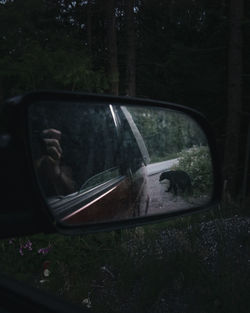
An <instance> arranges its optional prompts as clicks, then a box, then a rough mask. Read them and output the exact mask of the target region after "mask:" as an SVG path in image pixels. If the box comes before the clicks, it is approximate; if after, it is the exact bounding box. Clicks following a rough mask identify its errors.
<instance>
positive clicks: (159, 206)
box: [148, 173, 207, 215]
mask: <svg viewBox="0 0 250 313" xmlns="http://www.w3.org/2000/svg"><path fill="white" fill-rule="evenodd" d="M160 174H161V173H158V174H154V175H151V176H148V188H149V196H150V202H149V209H148V214H150V215H151V214H160V213H166V212H168V211H170V210H171V211H172V210H173V209H176V210H180V209H184V208H188V207H193V206H196V205H201V204H205V203H206V202H207V198H199V199H197V198H194V197H187V196H185V197H184V196H181V195H177V196H175V195H174V194H173V193H172V192H166V190H167V188H168V183H163V182H161V183H160V182H159V177H160Z"/></svg>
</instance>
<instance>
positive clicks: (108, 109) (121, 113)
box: [0, 91, 222, 237]
mask: <svg viewBox="0 0 250 313" xmlns="http://www.w3.org/2000/svg"><path fill="white" fill-rule="evenodd" d="M39 110H40V111H39ZM46 110H47V111H46ZM76 110H78V111H76ZM79 110H80V111H79ZM52 111H53V112H52ZM69 111H70V112H72V116H73V115H74V119H76V118H79V119H80V116H82V117H84V118H85V120H84V123H85V124H84V125H85V129H86V128H87V127H90V125H92V126H91V127H92V128H91V127H90V128H89V129H88V131H87V132H88V133H89V136H87V135H86V137H84V138H85V139H84V140H80V141H79V140H78V139H79V138H83V137H79V138H78V137H77V136H72V135H71V137H69V136H68V137H67V136H66V135H65V134H66V133H67V130H68V128H69V127H68V124H67V122H66V120H67V119H68V118H69V115H70V112H69ZM37 112H38V113H39V114H41V112H42V114H45V115H43V116H44V117H46V116H52V115H53V114H54V116H55V118H54V119H55V120H58V117H59V115H60V112H61V116H62V119H61V121H55V122H54V124H53V123H52V124H50V123H49V122H48V123H47V124H46V123H45V124H46V125H45V124H44V125H45V126H43V127H45V128H46V127H47V128H48V129H55V128H56V127H57V128H60V127H61V129H60V133H62V129H63V136H64V135H65V136H64V137H61V135H60V140H61V138H70V140H68V141H67V142H70V149H68V151H70V152H71V151H74V156H75V155H77V153H78V150H79V149H80V148H79V147H80V146H81V149H85V150H84V151H85V152H84V155H83V156H84V157H86V155H87V154H88V157H89V159H88V163H87V161H86V162H85V163H86V164H88V166H87V165H86V166H85V168H84V170H83V171H82V173H83V174H81V175H85V174H86V177H85V178H82V180H83V181H80V183H79V185H81V187H78V189H77V190H74V189H71V191H67V192H64V191H62V190H60V191H58V194H57V195H56V197H55V196H54V195H53V197H52V195H51V194H46V192H45V189H44V186H45V185H44V183H43V182H42V180H41V177H42V176H40V174H39V171H38V170H37V168H36V166H37V165H36V164H37V157H36V156H35V157H34V155H35V152H34V151H38V150H39V149H40V148H39V149H38V150H37V149H36V150H34V146H35V144H36V142H40V141H39V140H40V139H42V140H43V141H44V137H43V136H44V135H43V136H42V137H41V136H40V133H39V136H40V137H39V140H36V139H34V138H38V137H36V136H37V133H36V131H37V130H36V125H37V124H36V119H35V118H34V121H33V122H31V117H32V116H35V117H36V115H35V114H38V113H37ZM44 112H45V113H44ZM65 112H69V114H67V113H65ZM79 112H80V113H79ZM138 112H139V113H138ZM152 112H153V113H152ZM154 112H155V113H154ZM165 112H166V117H164V113H165ZM169 112H171V114H172V115H171V117H170V118H169V114H170V113H169ZM39 114H38V115H37V116H40V115H39ZM46 114H47V115H46ZM154 114H156V115H157V116H156V115H154ZM145 116H149V118H148V119H147V120H145ZM175 116H177V117H178V118H179V117H180V118H179V119H175ZM183 116H184V117H187V122H186V121H183ZM154 119H155V120H156V124H157V123H158V124H159V120H161V121H162V125H163V127H165V128H162V129H166V131H167V128H166V127H167V126H166V125H168V123H169V125H170V124H171V123H172V124H171V125H175V124H176V123H181V124H178V125H184V124H185V123H187V124H185V125H188V127H189V128H190V121H189V120H192V121H194V123H195V124H196V125H197V127H198V128H199V129H200V130H201V131H202V133H203V135H202V136H203V137H204V138H205V139H204V138H203V137H202V136H200V135H199V140H198V141H197V143H200V145H204V140H205V142H206V144H205V145H206V147H208V149H209V153H210V157H211V173H212V184H211V192H210V195H209V198H207V201H204V202H202V204H201V205H199V203H200V202H199V201H194V196H193V195H192V196H190V197H191V200H190V203H191V202H192V201H193V202H192V203H193V204H192V205H186V206H185V205H184V206H183V207H180V208H179V209H178V210H175V209H171V205H169V206H168V209H166V210H165V211H164V212H161V211H157V208H156V211H155V212H154V213H153V214H148V211H147V210H148V209H145V210H144V211H143V213H138V210H139V209H138V208H136V209H135V206H134V204H133V209H132V210H130V213H129V214H127V213H124V212H125V211H126V206H127V207H130V206H129V205H128V204H126V205H125V204H124V203H125V202H126V200H127V198H128V197H131V195H132V194H133V193H134V192H135V187H133V189H131V185H133V184H134V186H136V188H137V187H138V186H137V185H138V182H139V181H140V179H137V180H136V177H137V178H138V175H141V177H146V176H149V174H147V173H148V170H149V169H150V173H151V174H150V175H153V174H152V169H153V167H154V165H155V164H151V163H150V157H151V156H150V153H149V152H150V151H149V152H148V148H150V147H149V146H150V143H151V142H153V141H151V142H150V143H149V144H148V142H146V141H145V140H146V137H145V136H144V134H142V133H143V131H142V129H141V128H140V129H139V126H140V127H142V126H143V125H144V124H145V121H146V122H147V123H149V122H150V121H151V122H152V120H154ZM2 120H3V121H8V123H4V124H3V125H2V126H3V127H2V128H1V134H0V136H5V138H6V136H7V138H9V139H8V140H7V141H8V142H7V143H6V144H3V145H1V147H0V149H1V154H0V155H1V160H2V162H1V164H2V169H1V172H2V173H3V176H2V177H3V181H4V187H3V189H2V191H1V195H2V199H5V200H6V202H5V203H6V205H5V207H3V206H2V207H3V209H2V210H1V211H0V214H1V217H0V220H1V222H0V223H1V224H2V225H1V231H0V232H1V233H0V236H1V237H10V236H14V235H24V234H31V233H36V232H53V231H59V232H62V233H64V234H81V233H87V232H96V231H103V230H114V229H120V228H123V227H133V226H138V225H144V224H147V223H152V222H156V221H159V220H162V219H166V218H170V217H175V216H179V215H184V214H191V213H194V212H199V211H201V210H204V209H208V208H210V207H212V206H214V205H215V204H217V203H218V202H219V201H220V198H221V190H222V187H221V185H222V184H221V175H220V164H219V160H218V155H217V148H216V142H215V137H214V134H213V131H212V129H211V127H210V125H209V123H208V122H207V120H206V118H205V117H204V116H202V115H201V114H200V113H198V112H196V111H195V110H192V109H190V108H188V107H185V106H181V105H177V104H173V103H168V102H161V101H155V100H148V99H146V100H145V99H138V98H130V97H114V96H108V95H94V94H82V93H71V92H60V91H58V92H57V91H48V92H46V91H44V92H43V91H41V92H34V93H30V94H27V95H24V96H22V97H16V98H13V99H10V100H9V101H7V102H6V104H5V108H4V111H3V112H2ZM38 120H40V117H39V119H38ZM104 120H105V121H106V124H105V125H111V124H112V125H113V126H112V127H113V130H111V131H110V130H109V128H108V127H109V126H105V127H104V126H100V131H98V130H96V131H94V130H93V125H97V124H98V123H99V122H98V121H104ZM180 120H181V122H180ZM62 121H63V122H62ZM74 121H76V122H72V121H71V122H70V123H71V124H70V125H78V124H79V125H80V122H79V123H78V122H77V120H74ZM79 121H80V120H79ZM173 121H174V123H173ZM151 122H150V123H151ZM60 123H61V124H60ZM110 123H111V124H110ZM143 123H144V124H143ZM53 125H56V127H53ZM87 125H88V126H87ZM98 125H99V124H98ZM59 126H60V127H59ZM137 126H138V127H137ZM126 127H127V128H128V133H129V134H132V137H133V139H131V140H132V141H131V140H128V135H127V134H126V131H125V130H124V129H126ZM173 127H175V126H171V128H170V130H171V129H172V128H173ZM183 127H184V126H183ZM195 127H196V126H195ZM96 128H98V127H96ZM41 129H42V128H41ZM119 129H122V131H120V130H119ZM155 129H156V128H155ZM176 129H177V128H176ZM91 130H92V132H91ZM123 130H124V131H123ZM168 130H169V128H168ZM87 132H86V133H87ZM94 132H95V133H96V134H95V136H96V137H94ZM105 132H106V133H105ZM161 132H162V130H161ZM45 133H46V132H45ZM104 133H105V134H106V135H105V136H104V135H103V134H104ZM46 134H47V135H48V132H47V133H46ZM58 134H59V133H57V136H59V135H58ZM124 134H125V135H124ZM160 134H161V133H159V135H160ZM183 134H186V130H185V131H184V132H183ZM190 134H193V133H192V132H191V133H190ZM54 135H55V132H54ZM32 136H33V137H32ZM49 136H51V133H49ZM91 136H92V137H91ZM98 136H99V137H100V136H103V137H102V138H103V139H102V141H101V142H102V145H101V146H100V147H103V149H104V150H102V151H105V149H106V150H107V147H109V150H107V151H109V152H108V153H107V156H106V157H104V154H103V153H102V158H105V160H106V161H105V162H103V164H104V165H103V166H102V168H98V167H97V166H94V165H93V164H94V161H93V162H92V163H93V164H92V172H91V170H90V167H91V165H90V163H89V162H90V160H92V159H94V158H98V151H100V149H99V148H98V149H99V150H98V149H97V148H96V142H97V140H96V138H99V137H98ZM112 136H116V138H117V140H118V141H117V143H115V141H114V140H113V141H112V140H111V139H110V138H112ZM45 137H46V136H45ZM186 137H188V136H186ZM201 137H202V139H201ZM2 138H3V137H2ZM58 138H59V137H58ZM87 138H88V139H87ZM168 138H169V136H168ZM197 138H198V136H197ZM45 139H46V140H47V139H49V140H47V141H46V142H47V143H49V144H51V142H52V141H53V142H55V140H54V137H51V138H45ZM51 139H53V140H52V141H51ZM73 139H74V140H73ZM65 140H66V139H65ZM105 140H106V141H105ZM195 140H196V139H194V138H193V137H192V136H191V135H190V136H189V137H188V138H187V140H186V141H185V143H183V144H184V145H186V146H185V149H184V148H183V146H182V147H179V150H178V151H180V152H181V151H184V150H185V151H188V150H190V149H191V148H192V147H193V146H195V145H194V144H193V143H194V142H196V141H195ZM73 141H74V142H73ZM182 141H183V140H182ZM72 142H73V143H72ZM172 142H174V141H173V140H172ZM183 142H184V141H183ZM94 143H95V144H94ZM53 144H54V143H53ZM53 144H52V148H53V149H52V150H53V152H52V153H54V152H55V149H54V148H55V146H53ZM56 144H57V143H56ZM178 145H180V144H179V143H178ZM192 145H193V146H192ZM66 146H67V145H66ZM41 147H42V149H44V147H43V146H42V145H41ZM115 147H116V148H115ZM176 147H177V146H176ZM78 148H79V149H78ZM58 149H59V148H58ZM60 149H61V147H60ZM77 149H78V150H77ZM91 149H97V150H93V153H92V159H91V153H89V151H90V150H91ZM124 149H125V150H124ZM52 150H51V151H52ZM149 150H150V149H149ZM39 151H40V150H39ZM46 151H47V150H46ZM57 151H59V150H57ZM111 151H113V152H112V153H111ZM178 151H177V150H176V153H177V152H178ZM66 152H67V151H66V150H65V149H64V151H63V153H62V154H63V156H64V159H65V160H66V157H67V155H70V154H69V153H68V154H67V153H66ZM178 153H179V152H178ZM71 154H73V152H72V153H71ZM176 155H177V154H176ZM178 155H179V154H178ZM112 156H113V159H114V160H115V161H114V160H113V161H111V160H110V158H111V157H112ZM124 157H125V158H124ZM56 158H57V157H55V159H56ZM52 159H53V157H52ZM55 159H53V160H52V161H54V160H55ZM47 160H50V161H51V155H50V157H49V158H47ZM65 160H64V161H65ZM75 160H79V158H78V159H75ZM86 160H87V159H86ZM98 160H99V161H98ZM98 160H97V161H96V162H97V163H96V164H100V160H102V159H101V158H100V157H99V159H98ZM117 160H118V161H117ZM175 160H176V158H175ZM73 161H74V160H73ZM109 162H111V163H110V164H113V163H112V162H116V163H114V164H115V166H113V165H112V166H111V165H109ZM124 162H125V163H124ZM66 163H67V162H66V161H65V164H66ZM71 163H72V164H74V163H77V162H71ZM82 163H84V162H82ZM149 163H150V164H149ZM155 163H157V164H158V163H161V162H155ZM44 164H46V163H44ZM78 164H81V162H78ZM117 164H119V166H118V167H117ZM142 164H143V165H142ZM148 164H149V165H148ZM164 164H165V163H164ZM166 164H167V163H166ZM66 165H67V164H66ZM43 166H44V165H43ZM164 166H165V165H164ZM171 166H172V167H166V169H163V168H161V169H159V170H158V172H157V173H156V174H157V175H159V177H160V175H162V173H164V172H165V173H166V172H170V171H171V169H172V168H173V169H175V168H174V167H173V165H171ZM39 169H42V173H44V167H40V168H39ZM120 169H122V170H121V171H120ZM75 172H76V173H80V172H79V169H77V170H76V171H75ZM86 172H88V173H86ZM172 172H174V173H173V175H174V177H176V175H177V173H178V171H177V169H175V170H174V171H172ZM179 172H183V171H180V170H179ZM48 173H49V172H48ZM50 173H51V171H50ZM138 173H140V174H138ZM156 174H154V175H156ZM185 174H186V173H185ZM185 174H179V176H180V175H182V178H180V179H179V182H178V179H177V178H174V180H172V181H171V179H169V178H168V179H167V180H168V183H170V184H171V183H172V186H171V185H170V186H168V188H167V190H165V191H164V193H162V194H163V195H164V199H167V200H168V201H169V203H170V204H171V203H172V202H171V201H172V200H171V197H170V194H171V196H172V195H173V197H174V196H176V198H177V200H178V199H182V200H183V199H184V198H183V197H184V196H182V195H179V191H182V187H183V186H184V185H183V183H182V182H180V181H181V180H182V181H183V179H184V181H185V178H183V177H184V176H185ZM42 175H43V174H42ZM168 176H169V174H168ZM189 176H190V175H189ZM82 177H83V176H82ZM161 177H162V176H161ZM180 177H181V176H180ZM45 178H46V179H47V180H46V181H47V182H48V181H49V182H50V181H51V177H50V174H47V176H46V177H45ZM80 178H81V177H80ZM188 179H189V178H186V183H185V184H186V185H187V184H189V182H188ZM78 180H79V178H78ZM191 180H192V179H191ZM155 181H157V184H158V182H159V183H160V181H161V179H159V178H158V176H157V179H156V178H155ZM191 185H193V186H194V184H193V181H192V183H190V186H191ZM46 186H47V185H46ZM72 186H73V185H72ZM157 186H158V185H157ZM159 186H160V185H159ZM160 187H161V188H162V186H160ZM160 187H159V188H160ZM184 187H185V186H184ZM58 188H59V187H58V185H57V190H58ZM128 188H130V191H128ZM164 188H165V187H164ZM185 188H186V187H185ZM185 188H184V189H185ZM59 189H60V188H59ZM166 191H167V192H166ZM184 191H185V190H184ZM114 192H116V194H115V198H114V197H113V199H112V201H111V200H110V199H109V198H110V197H111V195H112V193H113V194H114ZM48 195H49V196H48ZM178 197H180V198H178ZM203 197H204V195H203ZM142 198H143V199H144V200H143V201H144V202H145V203H147V201H149V200H147V199H148V198H146V195H145V194H144V195H143V196H141V199H142ZM100 199H101V201H102V203H101V204H100ZM114 199H115V202H114ZM117 199H119V200H117ZM169 199H170V200H169ZM199 199H201V197H200V198H199ZM98 201H99V202H98ZM141 201H142V200H141ZM118 202H119V203H122V204H123V206H122V205H121V206H120V207H121V208H122V210H123V211H121V212H123V213H121V214H120V215H114V213H113V212H114V211H112V210H111V207H114V208H115V207H117V205H118ZM114 203H115V204H114ZM90 208H91V210H90ZM100 208H101V210H100ZM108 209H109V211H108ZM103 210H106V211H107V212H109V213H107V214H106V215H102V213H101V212H103ZM146 211H147V212H146ZM55 212H56V213H55ZM65 212H66V213H65ZM79 212H81V216H83V214H82V212H88V213H86V214H85V213H84V214H85V217H81V220H80V219H79V218H76V216H79ZM93 212H95V213H93ZM145 212H146V213H145ZM77 214H78V215H77ZM102 216H103V217H102ZM97 217H98V219H97ZM109 217H110V218H109ZM79 221H80V222H79Z"/></svg>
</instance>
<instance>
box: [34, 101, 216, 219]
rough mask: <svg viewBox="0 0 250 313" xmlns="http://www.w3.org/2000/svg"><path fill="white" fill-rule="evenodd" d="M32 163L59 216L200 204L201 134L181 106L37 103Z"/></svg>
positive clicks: (207, 167)
mask: <svg viewBox="0 0 250 313" xmlns="http://www.w3.org/2000/svg"><path fill="white" fill-rule="evenodd" d="M29 122H30V124H29V131H30V144H31V149H32V155H33V161H34V167H35V170H36V174H37V179H38V181H39V184H40V187H41V190H42V192H43V195H44V197H45V198H46V201H47V202H48V204H49V207H50V209H51V212H52V214H53V215H54V216H55V218H56V219H57V220H60V221H62V222H64V223H66V224H69V225H77V224H78V225H79V224H85V223H97V222H108V221H114V220H118V219H128V218H134V217H140V216H145V215H152V214H161V213H167V212H168V211H173V210H180V209H185V208H192V207H195V206H198V205H204V204H206V203H207V202H208V201H209V200H210V198H211V193H212V187H213V186H212V183H213V177H212V166H211V158H210V152H209V147H208V144H207V140H206V137H205V135H204V133H203V132H202V130H201V129H200V127H199V126H198V125H197V124H196V122H195V121H193V120H192V119H191V118H190V117H188V116H186V115H184V114H183V113H180V112H176V111H173V110H167V109H164V108H159V107H158V108H157V107H133V106H127V107H124V106H123V107H122V106H118V105H110V104H107V105H105V104H96V103H90V104H86V103H84V104H83V103H68V102H65V103H62V102H60V103H56V102H39V103H34V104H32V105H31V106H30V107H29Z"/></svg>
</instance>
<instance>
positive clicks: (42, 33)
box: [0, 0, 250, 200]
mask: <svg viewBox="0 0 250 313" xmlns="http://www.w3.org/2000/svg"><path fill="white" fill-rule="evenodd" d="M249 15H250V5H249V3H248V1H243V0H240V1H236V0H231V1H227V0H220V1H215V0H212V1H211V0H209V1H208V0H200V1H198V0H180V1H173V0H167V1H160V0H157V1H152V0H127V1H125V0H110V1H101V0H89V1H69V0H58V1H50V0H26V1H17V0H14V1H13V0H11V1H8V0H7V1H5V0H2V1H0V54H1V59H0V100H3V99H6V98H8V97H10V96H14V95H17V94H20V93H24V92H27V91H31V90H38V89H63V90H72V91H85V92H97V93H109V94H115V95H129V96H138V97H145V98H151V99H157V100H164V101H169V102H174V103H178V104H182V105H187V106H190V107H192V108H195V109H198V110H199V111H201V112H202V113H204V114H205V115H206V116H207V118H208V119H209V121H210V123H211V124H212V126H213V128H214V130H215V133H216V137H217V141H218V147H219V152H220V157H221V161H222V163H223V181H224V182H225V184H224V188H225V190H224V195H225V198H227V199H228V198H230V199H231V198H237V199H238V200H239V198H240V199H241V200H242V199H246V196H247V194H248V192H247V191H248V189H249V175H248V174H249V173H248V172H249V169H248V166H247V154H248V152H249V151H248V150H249V143H248V144H247V141H249V138H250V136H249V137H248V139H247V128H248V125H249V116H250V106H249V101H250V89H249V88H248V87H247V86H248V84H249V79H250V74H249V73H250V58H249V54H250V53H249V49H250V20H249ZM1 102H2V101H1Z"/></svg>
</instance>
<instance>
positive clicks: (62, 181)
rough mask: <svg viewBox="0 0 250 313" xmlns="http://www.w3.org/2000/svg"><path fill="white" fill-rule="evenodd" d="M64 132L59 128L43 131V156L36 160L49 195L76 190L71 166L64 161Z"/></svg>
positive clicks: (41, 179)
mask: <svg viewBox="0 0 250 313" xmlns="http://www.w3.org/2000/svg"><path fill="white" fill-rule="evenodd" d="M61 135H62V133H61V132H60V131H59V130H57V129H53V128H50V129H45V130H43V131H42V145H43V149H42V156H41V157H40V158H39V159H38V160H37V161H36V167H37V172H38V177H39V180H40V183H41V186H42V187H43V190H44V192H45V195H46V196H47V197H50V196H55V195H67V194H70V193H73V192H74V191H76V184H75V182H74V180H73V178H72V171H71V168H70V167H68V166H65V165H64V164H63V162H62V159H63V151H62V147H61V144H60V139H61Z"/></svg>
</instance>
